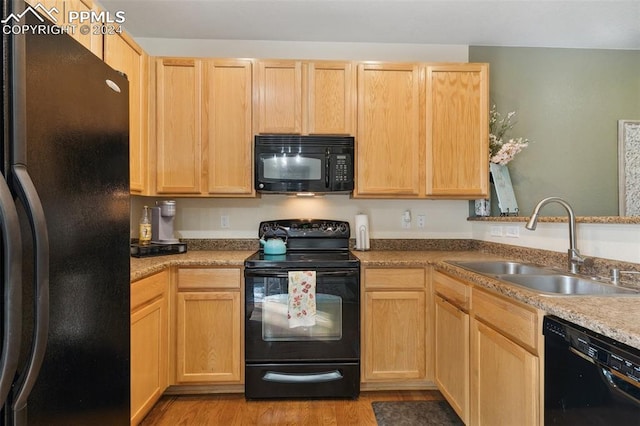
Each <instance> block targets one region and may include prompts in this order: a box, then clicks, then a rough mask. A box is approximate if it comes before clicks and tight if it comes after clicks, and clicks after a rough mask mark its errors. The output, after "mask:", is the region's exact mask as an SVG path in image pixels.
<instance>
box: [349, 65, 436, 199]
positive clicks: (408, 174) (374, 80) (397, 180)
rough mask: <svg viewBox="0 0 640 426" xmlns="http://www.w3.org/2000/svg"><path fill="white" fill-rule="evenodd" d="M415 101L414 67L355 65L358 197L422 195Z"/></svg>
mask: <svg viewBox="0 0 640 426" xmlns="http://www.w3.org/2000/svg"><path fill="white" fill-rule="evenodd" d="M419 98H420V74H419V67H418V65H415V64H408V65H401V64H359V65H358V130H357V138H356V141H357V146H356V148H357V165H356V189H355V195H356V196H361V197H364V196H398V197H417V196H418V195H420V193H421V179H420V176H421V171H420V169H421V167H422V158H423V155H424V147H423V145H422V144H421V143H420V139H419V117H420V112H419V104H420V102H419Z"/></svg>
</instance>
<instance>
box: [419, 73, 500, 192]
mask: <svg viewBox="0 0 640 426" xmlns="http://www.w3.org/2000/svg"><path fill="white" fill-rule="evenodd" d="M488 86H489V65H488V64H442V65H427V67H426V89H427V96H426V128H427V131H426V153H427V155H426V176H427V197H430V198H436V197H442V198H484V197H486V196H487V194H488V185H489V99H488V97H489V87H488Z"/></svg>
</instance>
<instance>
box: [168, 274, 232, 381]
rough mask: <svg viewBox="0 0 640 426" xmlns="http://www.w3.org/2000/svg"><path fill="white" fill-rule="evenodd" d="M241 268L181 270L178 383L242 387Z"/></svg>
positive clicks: (177, 355) (176, 379)
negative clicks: (238, 385) (236, 385)
mask: <svg viewBox="0 0 640 426" xmlns="http://www.w3.org/2000/svg"><path fill="white" fill-rule="evenodd" d="M240 288H241V269H240V268H183V267H181V268H179V269H178V272H177V295H176V322H175V327H176V331H175V338H176V346H175V347H176V357H175V359H176V371H175V383H176V384H230V383H235V384H241V383H242V380H243V374H242V365H243V360H242V355H241V354H242V346H241V345H242V314H241V310H242V309H241V308H242V306H241V298H240Z"/></svg>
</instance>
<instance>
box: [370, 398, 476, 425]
mask: <svg viewBox="0 0 640 426" xmlns="http://www.w3.org/2000/svg"><path fill="white" fill-rule="evenodd" d="M371 406H372V407H373V412H374V414H375V415H376V421H377V422H378V426H417V425H420V426H422V425H424V426H458V425H460V426H463V425H464V423H462V421H461V420H460V418H459V417H458V415H457V414H456V413H455V411H453V409H452V408H451V406H449V404H448V403H447V402H446V401H375V402H372V403H371Z"/></svg>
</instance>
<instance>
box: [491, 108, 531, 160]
mask: <svg viewBox="0 0 640 426" xmlns="http://www.w3.org/2000/svg"><path fill="white" fill-rule="evenodd" d="M515 116H516V112H515V111H511V112H510V113H508V114H507V115H506V116H504V117H503V116H502V114H500V113H499V112H498V111H497V109H496V106H495V105H492V106H491V111H490V112H489V161H490V162H492V163H496V164H502V165H505V164H507V163H508V162H509V161H511V160H513V158H514V157H515V156H516V154H517V153H519V152H520V151H522V150H523V149H525V148H526V147H527V146H528V145H529V139H526V138H523V137H518V138H511V139H508V140H505V139H506V138H507V133H508V132H509V131H510V130H511V129H513V126H514V125H515V124H516V123H515V121H514V118H515Z"/></svg>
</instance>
